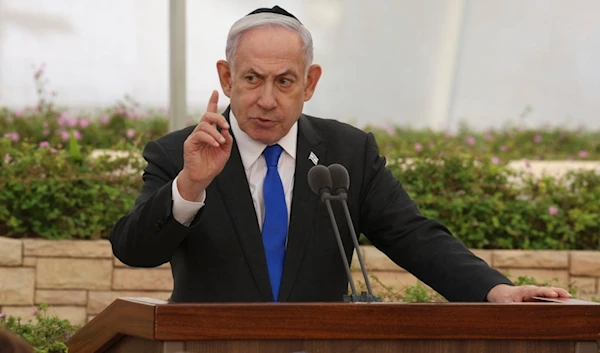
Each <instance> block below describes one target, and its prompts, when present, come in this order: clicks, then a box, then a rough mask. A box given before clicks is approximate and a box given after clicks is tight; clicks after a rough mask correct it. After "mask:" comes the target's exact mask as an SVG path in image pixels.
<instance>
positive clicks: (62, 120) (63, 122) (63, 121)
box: [56, 112, 71, 126]
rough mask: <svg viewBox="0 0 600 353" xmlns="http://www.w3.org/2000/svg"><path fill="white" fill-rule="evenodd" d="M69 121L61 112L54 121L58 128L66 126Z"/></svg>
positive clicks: (64, 113) (66, 115)
mask: <svg viewBox="0 0 600 353" xmlns="http://www.w3.org/2000/svg"><path fill="white" fill-rule="evenodd" d="M70 120H71V118H70V117H69V116H68V114H67V113H66V112H63V113H62V114H60V116H59V117H58V119H57V120H56V123H57V124H58V126H66V125H68V124H69V121H70Z"/></svg>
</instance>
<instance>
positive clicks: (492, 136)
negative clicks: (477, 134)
mask: <svg viewBox="0 0 600 353" xmlns="http://www.w3.org/2000/svg"><path fill="white" fill-rule="evenodd" d="M483 137H484V138H485V140H486V141H488V142H489V141H493V140H494V135H492V133H491V132H486V133H485V134H484V135H483Z"/></svg>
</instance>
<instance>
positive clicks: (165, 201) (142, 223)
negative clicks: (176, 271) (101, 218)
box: [110, 141, 202, 267]
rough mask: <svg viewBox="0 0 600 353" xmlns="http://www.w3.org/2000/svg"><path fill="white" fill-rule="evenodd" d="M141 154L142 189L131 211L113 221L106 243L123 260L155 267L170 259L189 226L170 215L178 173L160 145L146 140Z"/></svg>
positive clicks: (136, 265)
mask: <svg viewBox="0 0 600 353" xmlns="http://www.w3.org/2000/svg"><path fill="white" fill-rule="evenodd" d="M143 156H144V159H145V160H146V161H147V162H148V164H147V166H146V169H145V170H144V174H143V180H144V184H143V186H142V190H141V192H140V195H139V196H138V198H137V199H136V201H135V205H134V206H133V208H132V209H131V211H130V212H129V213H128V214H127V215H126V216H124V217H122V218H121V219H120V220H119V221H118V222H117V223H116V224H115V226H114V228H113V230H112V232H111V234H110V242H111V244H112V249H113V253H114V254H115V256H116V257H117V258H118V259H119V260H121V261H122V262H123V263H125V264H127V265H129V266H135V267H156V266H160V265H162V264H164V263H166V262H169V261H170V260H171V257H172V256H173V253H174V252H175V250H176V249H177V247H178V246H179V244H180V243H181V242H182V241H183V239H185V237H186V235H187V234H188V232H189V231H190V230H191V229H192V228H193V227H186V226H184V225H182V224H180V223H179V222H178V221H177V220H175V218H174V217H173V212H172V207H173V193H172V187H173V180H174V179H175V178H176V176H177V174H178V172H177V171H176V168H175V166H174V163H173V162H172V160H171V158H170V157H169V155H168V154H167V152H166V151H165V149H164V148H163V146H162V145H161V144H160V143H159V142H156V141H150V142H149V143H148V144H147V145H146V147H145V148H144V152H143ZM201 213H202V210H200V211H199V212H198V214H196V216H195V218H194V222H192V223H193V224H196V223H197V220H198V219H199V217H200V216H201ZM193 224H192V226H193Z"/></svg>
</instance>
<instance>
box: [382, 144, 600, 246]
mask: <svg viewBox="0 0 600 353" xmlns="http://www.w3.org/2000/svg"><path fill="white" fill-rule="evenodd" d="M390 168H391V169H392V171H393V173H394V175H395V176H396V177H397V178H398V179H399V180H401V181H402V182H403V184H404V187H405V189H406V190H407V192H408V193H409V194H410V195H411V196H412V197H413V198H414V199H415V200H416V202H417V204H418V205H419V208H420V210H421V212H422V213H423V214H425V215H426V216H428V217H431V218H434V219H437V220H439V221H441V222H442V223H443V224H445V225H446V226H447V227H449V228H450V230H451V231H452V233H453V234H454V235H455V236H456V237H458V238H459V239H461V240H462V241H463V242H464V243H465V244H466V245H467V246H469V247H472V248H482V249H492V248H493V249H517V248H519V249H563V250H567V249H597V248H598V246H599V245H600V174H598V173H596V172H593V171H592V172H589V171H574V172H570V173H567V174H566V175H565V176H564V177H562V178H553V177H548V176H546V177H544V178H542V179H537V178H533V177H532V176H531V175H530V174H528V173H526V172H521V173H518V172H515V171H514V170H512V169H510V168H508V167H506V166H505V165H502V164H495V163H494V162H493V161H492V160H491V159H489V158H483V159H479V158H476V157H474V156H472V155H463V154H459V153H447V152H446V153H443V152H440V153H437V154H432V155H429V156H427V157H424V158H419V159H406V158H402V159H399V160H396V161H393V162H392V163H390Z"/></svg>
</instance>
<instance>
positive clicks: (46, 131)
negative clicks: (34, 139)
mask: <svg viewBox="0 0 600 353" xmlns="http://www.w3.org/2000/svg"><path fill="white" fill-rule="evenodd" d="M42 134H43V135H44V137H47V136H48V135H50V130H49V129H44V131H43V132H42Z"/></svg>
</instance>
